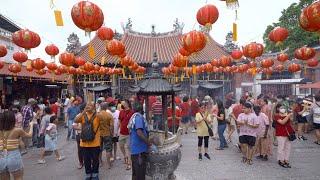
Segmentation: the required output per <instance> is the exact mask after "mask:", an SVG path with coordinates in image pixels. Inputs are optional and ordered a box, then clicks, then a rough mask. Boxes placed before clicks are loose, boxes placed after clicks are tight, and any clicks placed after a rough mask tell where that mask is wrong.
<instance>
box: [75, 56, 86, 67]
mask: <svg viewBox="0 0 320 180" xmlns="http://www.w3.org/2000/svg"><path fill="white" fill-rule="evenodd" d="M75 63H76V64H77V65H78V66H83V65H84V64H85V63H86V60H85V59H83V58H82V57H76V59H75Z"/></svg>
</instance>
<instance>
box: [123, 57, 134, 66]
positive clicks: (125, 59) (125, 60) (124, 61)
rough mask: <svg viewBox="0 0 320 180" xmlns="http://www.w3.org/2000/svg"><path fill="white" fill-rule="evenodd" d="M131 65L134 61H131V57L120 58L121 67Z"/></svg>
mask: <svg viewBox="0 0 320 180" xmlns="http://www.w3.org/2000/svg"><path fill="white" fill-rule="evenodd" d="M133 63H134V60H133V58H132V57H130V56H126V57H124V58H121V60H120V64H121V65H122V66H128V67H129V66H132V65H133Z"/></svg>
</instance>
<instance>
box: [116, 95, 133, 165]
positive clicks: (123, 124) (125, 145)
mask: <svg viewBox="0 0 320 180" xmlns="http://www.w3.org/2000/svg"><path fill="white" fill-rule="evenodd" d="M121 109H122V110H121V111H120V114H119V122H120V136H119V146H120V150H121V152H122V154H123V156H124V161H125V164H126V165H127V168H126V169H127V170H130V169H131V162H130V152H129V138H130V137H129V130H128V123H129V120H130V118H131V116H132V115H133V113H134V112H133V110H132V109H131V105H130V102H129V100H127V99H126V100H124V101H122V102H121Z"/></svg>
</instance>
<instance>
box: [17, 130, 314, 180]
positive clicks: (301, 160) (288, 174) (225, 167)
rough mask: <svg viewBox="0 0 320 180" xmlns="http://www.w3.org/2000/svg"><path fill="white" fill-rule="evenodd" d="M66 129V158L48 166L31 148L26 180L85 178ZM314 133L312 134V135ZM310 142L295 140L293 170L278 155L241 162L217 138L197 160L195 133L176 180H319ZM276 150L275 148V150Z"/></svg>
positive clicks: (120, 169) (115, 171)
mask: <svg viewBox="0 0 320 180" xmlns="http://www.w3.org/2000/svg"><path fill="white" fill-rule="evenodd" d="M65 133H66V130H65V129H60V134H61V136H60V137H59V138H60V140H61V141H60V143H59V148H60V151H61V153H62V154H63V155H65V156H66V159H65V160H64V161H62V162H57V161H56V160H55V157H54V155H51V156H47V157H46V161H47V163H46V164H45V165H39V164H37V163H36V161H37V159H38V157H39V149H33V150H30V152H29V153H28V154H26V155H24V156H23V160H24V165H25V176H24V177H25V180H56V179H57V180H58V179H59V180H79V179H83V178H82V177H83V174H84V170H83V169H82V170H78V169H77V168H76V167H77V152H76V142H75V141H69V142H67V141H66V140H65ZM310 135H311V134H310ZM310 135H308V136H307V137H308V138H309V140H308V141H303V142H301V141H295V142H294V144H293V149H292V154H291V164H292V168H291V169H284V168H282V167H280V166H279V165H278V164H277V161H276V156H275V155H273V156H272V157H271V158H270V160H269V161H267V162H261V161H258V160H254V162H253V163H254V164H253V165H252V166H249V165H245V164H242V163H241V156H240V154H239V153H238V151H237V149H236V147H235V146H230V148H228V149H226V150H224V151H217V150H214V149H215V147H216V146H217V144H218V141H213V140H210V145H209V151H210V152H209V154H210V155H211V160H207V159H204V160H203V161H198V159H197V154H198V153H197V147H196V146H197V138H196V134H195V133H192V134H191V133H190V134H188V135H184V136H183V138H182V143H183V147H182V159H181V162H180V165H179V167H178V169H177V171H176V175H177V180H212V179H255V180H257V179H259V180H260V179H303V180H313V179H314V180H318V179H320V146H319V145H316V144H314V143H313V136H310ZM274 152H276V149H274ZM130 178H131V171H126V170H125V167H124V164H123V161H116V163H115V164H114V166H113V168H112V169H111V170H106V169H105V167H101V168H100V179H103V180H127V179H128V180H129V179H130Z"/></svg>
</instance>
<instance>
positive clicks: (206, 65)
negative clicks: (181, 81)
mask: <svg viewBox="0 0 320 180" xmlns="http://www.w3.org/2000/svg"><path fill="white" fill-rule="evenodd" d="M204 71H205V72H207V73H210V72H212V71H213V66H212V65H211V64H210V63H206V64H204Z"/></svg>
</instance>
